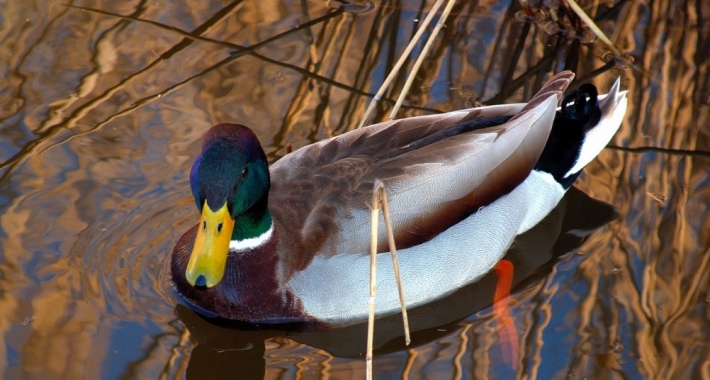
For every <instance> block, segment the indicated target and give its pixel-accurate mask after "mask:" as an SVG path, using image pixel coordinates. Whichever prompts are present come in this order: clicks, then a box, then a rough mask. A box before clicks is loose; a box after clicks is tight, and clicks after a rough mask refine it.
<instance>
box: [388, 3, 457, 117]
mask: <svg viewBox="0 0 710 380" xmlns="http://www.w3.org/2000/svg"><path fill="white" fill-rule="evenodd" d="M454 4H456V0H449V2H448V3H446V8H444V13H442V15H441V17H440V18H439V21H437V23H436V26H434V30H433V31H432V33H431V35H430V36H429V39H428V40H427V42H426V45H424V49H422V51H421V53H420V54H419V57H417V61H416V62H414V66H413V67H412V71H411V72H410V73H409V76H408V77H407V82H406V83H405V84H404V87H402V92H400V94H399V98H397V103H395V105H394V108H392V112H390V117H389V119H390V120H392V119H394V118H395V116H397V112H398V111H399V109H400V107H402V102H404V98H405V97H406V96H407V93H408V92H409V88H410V87H412V83H414V78H415V77H416V76H417V72H418V71H419V67H420V66H421V65H422V62H424V58H425V57H426V55H427V53H429V50H431V47H432V45H434V40H435V39H436V36H437V35H438V34H439V32H440V31H441V28H443V27H444V23H445V22H446V19H447V18H448V17H449V13H451V9H452V8H453V7H454Z"/></svg>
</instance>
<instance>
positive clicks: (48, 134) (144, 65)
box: [0, 0, 710, 379]
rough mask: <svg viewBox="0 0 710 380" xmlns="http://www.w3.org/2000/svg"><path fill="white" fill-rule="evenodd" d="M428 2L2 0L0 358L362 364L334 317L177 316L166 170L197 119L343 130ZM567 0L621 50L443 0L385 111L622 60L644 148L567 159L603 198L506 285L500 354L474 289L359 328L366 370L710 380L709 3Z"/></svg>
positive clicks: (12, 368) (142, 368)
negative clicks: (283, 321)
mask: <svg viewBox="0 0 710 380" xmlns="http://www.w3.org/2000/svg"><path fill="white" fill-rule="evenodd" d="M432 3H433V2H431V1H429V2H423V1H410V2H405V3H389V2H383V3H382V4H377V5H379V6H378V7H376V8H375V9H374V10H373V11H371V12H369V13H365V14H358V15H354V14H348V13H343V14H340V13H333V14H331V15H330V16H326V17H323V19H321V20H319V21H318V22H316V23H314V24H313V25H312V26H310V27H308V28H303V29H300V30H296V29H294V28H295V27H296V26H297V25H299V24H301V23H303V22H306V21H309V20H315V19H317V18H319V17H322V16H325V15H327V14H328V13H329V12H335V11H334V10H329V9H328V8H326V7H325V5H324V4H323V2H321V1H310V2H288V3H284V2H280V3H276V2H260V1H236V2H233V3H228V4H225V3H219V2H195V1H186V2H180V3H174V2H173V3H169V4H168V3H165V4H163V3H155V4H153V3H151V4H148V3H145V4H143V3H141V5H137V4H133V3H128V2H119V3H104V2H89V3H81V4H74V5H81V6H86V7H91V8H96V9H100V10H102V11H105V12H109V13H112V14H114V15H111V14H105V13H98V12H93V11H88V10H79V9H75V8H70V7H67V6H64V5H60V4H58V3H53V2H46V3H41V2H40V3H37V4H32V3H28V2H8V3H7V4H4V5H0V7H2V15H3V16H2V19H1V20H2V22H0V41H3V43H1V44H0V52H1V53H2V55H1V56H2V58H0V70H2V72H3V74H4V79H5V80H3V81H1V82H0V228H1V231H0V334H2V337H3V339H2V341H3V342H4V343H5V344H2V345H0V373H1V374H2V375H0V377H2V378H8V379H15V378H43V379H44V378H63V379H68V378H74V379H76V378H87V379H89V378H91V379H95V378H102V379H110V378H146V379H155V378H163V379H168V378H184V377H190V378H192V377H196V378H199V377H204V376H205V373H206V371H213V372H211V376H212V377H213V378H214V377H219V376H224V377H229V375H231V374H232V372H230V371H239V370H238V369H235V368H241V367H240V366H241V365H243V364H245V363H244V362H245V361H246V362H249V363H251V367H249V368H248V369H247V370H244V372H238V373H240V374H243V375H244V376H245V377H248V375H249V376H251V375H253V377H256V378H259V377H261V378H268V379H289V378H309V379H310V378H333V379H340V378H362V377H364V360H363V356H362V350H364V345H363V346H362V347H360V346H359V343H357V339H354V338H353V340H352V341H346V340H342V341H338V342H336V343H338V344H333V342H329V344H325V343H323V339H326V340H327V339H328V337H329V335H325V336H322V335H307V334H303V335H299V334H297V333H291V334H286V336H284V334H283V333H281V334H276V335H274V334H271V335H265V334H253V335H252V334H251V333H247V332H238V331H237V332H236V333H235V334H236V335H229V334H227V333H226V332H225V331H223V330H218V331H217V332H216V334H217V336H220V335H222V336H223V337H222V339H217V340H215V339H213V338H209V339H207V338H205V337H209V334H210V333H209V332H207V333H203V332H202V331H201V330H200V331H197V330H195V331H191V330H189V328H192V327H191V326H192V325H191V324H190V323H192V322H185V321H186V320H188V319H186V318H185V317H184V316H182V315H181V316H180V318H178V316H177V315H176V312H175V310H174V305H175V304H176V303H177V300H176V299H175V298H174V295H173V293H172V291H171V290H170V288H169V276H168V272H167V270H166V260H167V255H168V254H169V252H171V250H172V246H173V244H174V243H175V241H177V238H178V237H179V236H180V234H181V233H182V232H183V231H184V230H186V229H187V228H189V226H191V225H192V224H193V223H194V222H195V218H196V212H195V210H194V206H193V202H192V199H191V195H190V193H189V184H188V180H187V174H188V171H189V168H190V165H191V162H192V161H191V160H192V159H193V158H194V156H195V155H196V154H197V152H198V150H199V145H200V139H201V138H202V135H203V134H204V132H205V130H206V129H207V128H208V127H209V126H210V125H211V124H214V123H216V122H219V121H242V122H244V123H246V124H248V125H250V126H251V127H252V128H254V129H255V130H256V132H257V134H258V135H259V137H260V139H261V140H262V142H263V143H264V145H265V149H266V151H267V154H268V155H269V157H270V159H271V160H272V161H273V160H276V159H278V158H279V157H281V156H282V155H283V154H284V153H285V149H284V147H285V146H286V144H287V143H291V144H293V146H294V147H296V148H297V147H300V146H303V145H306V144H308V143H310V142H313V141H317V140H320V139H323V138H325V137H328V136H332V135H336V134H339V133H342V132H344V131H347V130H349V129H352V128H354V126H355V125H357V123H358V122H359V118H360V117H361V116H362V114H363V112H364V107H365V106H366V105H367V102H369V100H370V98H369V97H368V96H365V95H367V94H373V93H374V92H375V91H376V89H377V87H378V86H379V83H380V82H381V81H382V79H383V77H384V75H385V74H386V71H387V68H388V67H390V66H391V64H392V62H393V59H395V58H396V57H397V56H398V54H399V53H400V52H401V51H402V50H403V48H404V46H405V44H406V43H407V41H408V39H409V37H410V36H411V35H412V34H413V31H414V28H416V26H417V23H418V21H415V20H420V19H422V17H423V15H424V13H425V12H426V11H427V10H428V9H429V8H430V7H431V4H432ZM580 3H581V4H582V5H583V7H585V9H587V10H588V11H589V12H590V14H592V15H593V16H596V17H597V18H598V19H599V20H600V21H599V23H600V25H601V27H602V28H603V29H604V30H605V31H607V32H608V33H609V35H610V36H611V39H612V40H613V41H616V42H617V43H618V46H620V47H621V49H622V50H624V51H626V52H628V53H630V54H631V55H632V56H633V57H634V60H635V64H634V65H633V66H632V67H630V68H628V69H626V70H612V71H611V72H607V73H604V74H602V75H600V76H594V78H591V76H592V75H591V73H593V72H594V70H596V69H598V68H600V67H602V66H604V62H603V61H602V60H601V59H600V57H601V56H602V55H603V53H604V49H603V47H602V46H601V45H600V44H599V43H594V44H588V45H581V46H580V45H576V44H574V43H572V41H570V40H568V39H566V38H558V37H555V36H548V35H547V34H545V33H544V31H543V30H544V27H545V25H544V24H540V25H534V24H524V23H519V22H516V21H514V20H513V17H512V14H513V13H514V11H515V10H516V9H517V8H516V7H517V3H516V2H512V3H510V2H506V3H503V4H499V3H498V2H486V1H479V2H476V1H473V2H461V3H460V4H458V5H457V6H456V7H455V8H454V12H453V14H452V16H451V17H450V22H448V23H447V27H446V28H445V29H444V37H443V38H442V39H440V40H439V41H438V42H437V43H436V44H435V46H434V48H433V50H432V53H431V54H430V57H429V59H428V60H427V62H426V64H425V65H424V66H423V68H422V71H421V72H420V74H418V77H417V78H418V79H417V82H416V85H415V86H414V87H413V91H412V93H411V94H410V96H409V97H408V100H409V106H408V107H406V108H405V109H403V111H402V112H401V114H400V116H402V117H404V116H411V115H417V114H422V113H427V112H432V110H440V111H446V110H453V109H458V108H464V107H468V106H469V102H470V101H471V100H475V98H478V99H480V100H482V101H484V102H490V103H492V104H495V103H499V102H507V101H519V100H521V99H525V98H528V97H529V96H530V95H532V93H534V91H535V90H536V89H537V88H538V87H539V86H540V84H541V83H542V82H543V81H544V79H545V78H546V76H547V75H548V73H549V72H550V71H553V70H554V71H559V70H561V69H563V68H565V67H567V68H571V69H573V70H575V71H576V72H577V73H578V74H579V75H578V78H586V79H584V80H585V81H588V80H591V81H592V82H593V83H595V84H596V85H597V86H599V87H600V89H602V90H605V89H607V88H608V86H609V84H610V83H611V81H612V79H613V78H614V77H615V76H618V75H621V77H622V87H624V88H627V89H629V91H630V93H629V96H630V102H629V109H628V111H627V117H626V119H625V121H624V123H623V125H622V128H621V130H620V131H619V133H618V135H617V136H616V138H615V139H614V142H613V144H614V145H616V146H620V147H628V148H635V149H636V148H648V147H655V148H664V149H666V150H658V149H649V150H643V149H641V150H632V151H629V150H623V149H618V148H617V149H606V150H605V151H604V152H602V154H601V155H600V157H599V159H597V160H595V161H594V162H592V163H591V164H590V165H589V166H588V167H587V169H586V170H585V174H584V175H583V177H582V178H581V179H580V180H579V181H578V182H577V184H576V185H577V187H579V188H580V189H582V190H583V191H584V192H586V193H588V194H589V195H590V196H592V197H593V198H596V199H599V200H602V201H604V202H607V203H609V204H612V205H613V206H614V207H615V208H616V209H617V211H618V212H619V214H620V216H619V218H618V219H616V220H615V221H613V222H611V223H610V224H608V225H607V226H606V227H603V228H601V229H599V230H598V231H596V232H595V233H594V234H592V235H591V236H589V238H588V239H587V241H586V242H585V243H584V244H583V245H582V246H581V247H580V248H579V249H578V250H577V251H575V252H574V253H570V254H567V255H565V256H563V257H562V258H561V259H559V261H558V262H557V264H556V265H555V266H553V267H552V268H551V269H549V271H550V272H549V273H548V274H546V275H545V274H543V275H542V276H539V277H536V280H535V281H530V282H526V283H524V285H522V286H520V287H519V288H518V289H517V291H516V293H515V294H514V295H513V301H512V312H511V315H510V316H511V318H512V320H513V321H514V323H515V326H516V327H517V331H518V334H519V342H518V343H519V352H518V360H517V363H515V365H513V366H511V365H510V364H509V363H505V361H504V360H503V352H502V348H501V344H500V342H499V339H498V334H497V332H498V328H499V326H498V325H497V324H496V323H495V322H496V320H495V318H494V317H493V316H492V313H491V311H490V309H483V310H480V308H483V307H485V306H486V305H488V304H489V303H490V302H489V301H485V297H486V296H488V297H491V296H492V294H491V295H487V293H485V292H484V291H481V290H478V291H477V292H475V293H474V294H475V296H471V297H473V298H470V299H471V303H472V304H473V303H475V302H474V301H476V302H479V303H481V306H480V307H479V308H478V309H474V310H471V311H470V312H467V313H466V314H463V315H461V317H460V318H458V319H454V320H453V321H449V320H447V321H446V322H441V324H440V325H436V324H435V323H434V322H431V323H429V322H427V324H426V326H428V328H430V329H431V330H432V331H430V333H431V334H430V335H431V336H430V337H429V338H426V339H425V338H422V340H421V341H419V342H417V343H416V344H415V345H414V346H413V347H409V348H406V349H404V348H397V349H391V350H389V351H388V349H386V348H384V347H385V346H386V345H385V343H386V341H383V342H381V343H382V345H381V347H383V348H382V350H381V352H380V354H379V355H377V356H376V357H375V370H376V372H377V373H376V375H377V377H378V378H413V379H416V378H504V379H507V378H520V379H528V378H530V379H534V378H540V379H548V378H565V377H571V378H585V377H586V378H617V377H630V378H659V379H671V378H710V360H709V359H708V357H710V350H709V347H708V344H709V343H708V342H709V341H710V293H709V292H708V283H709V281H710V279H709V278H708V276H709V274H708V273H709V272H710V268H709V267H708V265H709V264H708V261H709V260H710V252H709V248H708V247H709V246H710V244H708V242H709V241H710V222H709V218H708V204H709V203H710V186H709V185H708V184H709V183H710V177H709V174H708V173H710V172H709V171H708V169H707V168H708V167H710V154H708V153H707V152H708V151H710V139H708V136H709V135H710V133H708V128H707V125H708V123H709V122H710V120H709V118H708V108H709V106H710V74H709V73H710V71H709V70H708V65H709V62H710V61H709V60H708V57H709V56H710V52H709V51H708V50H707V49H706V46H707V45H708V41H710V29H709V28H708V27H707V25H708V21H710V6H709V5H708V3H706V2H692V3H678V2H674V1H670V0H653V1H647V2H629V1H621V2H618V4H617V7H616V8H615V9H616V10H617V12H609V10H608V9H607V8H605V4H601V5H600V4H598V2H591V1H582V2H580ZM117 15H123V16H130V17H133V18H134V19H128V18H125V17H118V16H117ZM137 19H140V20H137ZM141 20H144V21H145V20H148V21H151V22H152V23H148V22H144V21H141ZM163 26H170V27H173V28H177V29H179V30H175V29H173V30H169V29H167V28H165V27H163ZM280 33H284V34H283V35H282V36H280V37H279V38H278V39H275V40H274V41H272V42H269V43H267V44H264V45H260V47H259V48H258V49H256V50H254V51H251V52H248V53H244V52H242V53H240V52H239V51H240V50H242V48H240V47H239V46H241V47H245V46H253V45H256V44H259V43H262V42H263V41H267V40H268V39H270V38H272V37H274V36H276V35H279V34H280ZM197 37H199V38H197ZM225 43H227V45H225ZM577 49H578V50H577ZM518 78H524V80H517V79H518ZM403 81H404V78H403V77H402V78H399V79H398V80H397V81H396V83H395V86H394V88H395V90H391V91H389V92H387V93H386V95H385V98H386V99H385V100H384V101H383V102H382V103H381V104H380V106H378V108H377V112H376V116H375V118H376V119H378V120H382V119H383V118H385V117H386V115H387V114H388V113H389V109H390V107H391V104H392V102H391V99H393V98H395V97H396V96H397V93H398V89H399V88H401V86H402V84H403ZM602 92H604V91H602ZM543 236H544V235H543ZM536 244H538V243H536ZM540 244H541V243H540ZM538 266H539V265H538ZM482 289H483V288H482ZM479 294H480V296H479ZM474 298H475V299H474ZM478 298H480V299H478ZM486 302H487V303H486ZM459 303H460V302H459ZM449 307H451V306H447V309H444V312H441V310H439V313H441V314H447V313H452V314H453V313H454V312H453V311H451V310H453V309H448V308H449ZM435 310H438V309H435ZM479 310H480V311H479ZM178 312H179V311H178ZM434 314H436V313H434ZM461 319H462V320H461ZM383 323H384V324H386V322H383ZM393 324H394V325H397V323H393ZM186 326H187V327H186ZM437 326H438V327H437ZM442 326H443V327H442ZM439 330H442V331H439ZM378 331H380V334H382V335H381V336H386V333H385V328H381V329H380V330H378ZM202 334H205V335H204V336H203V335H202ZM393 334H394V335H393V337H392V341H393V342H394V341H398V340H397V339H396V338H398V336H397V335H396V333H393ZM333 336H336V335H330V337H331V338H332V337H333ZM337 336H340V335H337ZM342 336H345V335H342ZM427 336H428V335H427ZM224 337H228V338H224ZM245 337H246V338H245ZM324 337H325V338H324ZM247 338H248V339H247ZM210 339H212V340H210ZM225 339H226V340H225ZM230 339H232V340H230ZM240 339H246V340H240ZM249 339H250V340H249ZM332 339H334V338H332ZM382 339H385V338H382ZM314 342H321V343H323V346H319V345H318V344H316V343H314ZM353 342H355V343H353ZM323 347H328V348H327V349H326V348H323ZM260 350H263V352H262V351H260ZM242 353H246V354H247V356H240V355H241V354H242ZM358 353H359V354H358ZM249 355H251V356H249ZM358 355H360V356H358ZM245 357H247V358H249V359H244V358H245ZM220 358H222V359H220ZM205 363H206V364H205ZM249 363H246V364H249ZM220 371H221V372H220Z"/></svg>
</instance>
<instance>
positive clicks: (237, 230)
mask: <svg viewBox="0 0 710 380" xmlns="http://www.w3.org/2000/svg"><path fill="white" fill-rule="evenodd" d="M190 186H191V187H192V194H193V196H194V198H195V204H196V205H197V208H198V210H200V211H201V212H202V218H201V219H200V226H199V227H198V230H197V237H196V238H195V245H194V248H193V250H192V254H191V255H190V261H189V262H188V265H187V270H186V273H185V277H186V279H187V281H188V283H190V285H192V286H197V287H207V288H211V287H214V286H215V285H217V284H218V283H219V281H220V280H221V279H222V277H223V276H224V270H225V266H226V262H227V254H228V252H229V244H230V242H231V241H232V240H241V239H245V238H250V237H253V235H258V234H260V233H262V232H263V231H262V230H263V228H264V227H263V226H264V224H265V223H267V222H268V225H270V223H271V219H270V218H271V216H270V215H269V214H268V210H267V208H266V201H267V199H268V192H269V168H268V163H267V161H266V155H265V154H264V150H263V149H262V148H261V145H260V144H259V140H258V139H257V137H256V135H255V134H254V132H252V131H251V130H250V129H249V128H247V127H245V126H242V125H238V124H218V125H215V126H214V127H212V128H211V129H210V130H209V132H207V136H206V137H205V140H204V142H203V143H202V153H201V154H200V156H198V157H197V159H196V160H195V163H194V164H193V166H192V171H191V173H190ZM266 219H268V220H266Z"/></svg>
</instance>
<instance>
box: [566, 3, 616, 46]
mask: <svg viewBox="0 0 710 380" xmlns="http://www.w3.org/2000/svg"><path fill="white" fill-rule="evenodd" d="M565 1H566V2H567V4H568V5H569V6H570V8H572V10H573V11H574V13H576V14H577V16H579V18H580V19H582V21H584V23H585V24H587V26H588V27H589V29H590V30H591V31H592V32H593V33H594V34H595V35H596V36H597V38H599V40H600V41H602V42H603V43H604V44H605V45H606V46H607V47H608V48H609V49H611V52H612V53H614V56H615V57H617V58H621V57H622V55H621V52H619V50H618V49H617V48H616V46H614V44H613V43H611V40H609V38H607V36H606V34H604V32H602V30H601V29H599V27H598V26H597V24H595V23H594V20H592V18H591V17H589V16H588V15H587V12H585V11H584V9H582V7H580V6H579V5H578V4H577V2H575V1H574V0H565Z"/></svg>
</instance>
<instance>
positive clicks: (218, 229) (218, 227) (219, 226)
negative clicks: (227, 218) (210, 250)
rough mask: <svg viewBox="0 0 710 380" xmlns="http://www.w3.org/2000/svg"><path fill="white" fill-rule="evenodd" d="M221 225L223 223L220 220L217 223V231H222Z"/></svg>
mask: <svg viewBox="0 0 710 380" xmlns="http://www.w3.org/2000/svg"><path fill="white" fill-rule="evenodd" d="M222 225H224V223H222V222H219V223H217V233H220V232H222Z"/></svg>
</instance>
